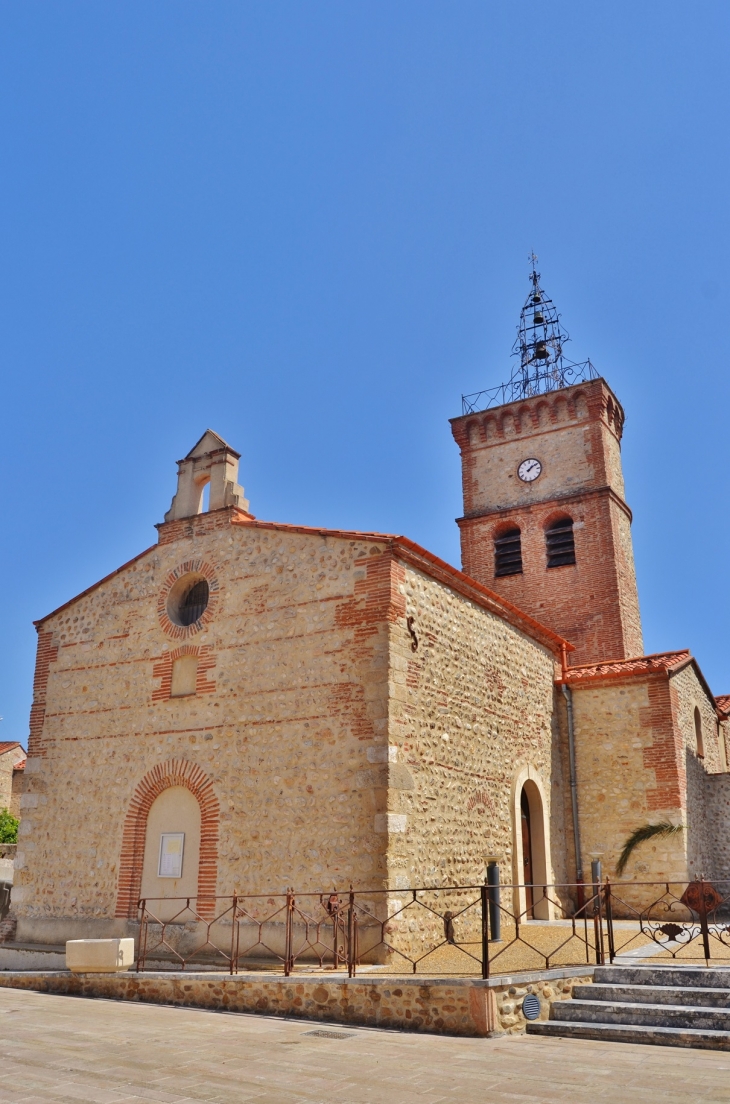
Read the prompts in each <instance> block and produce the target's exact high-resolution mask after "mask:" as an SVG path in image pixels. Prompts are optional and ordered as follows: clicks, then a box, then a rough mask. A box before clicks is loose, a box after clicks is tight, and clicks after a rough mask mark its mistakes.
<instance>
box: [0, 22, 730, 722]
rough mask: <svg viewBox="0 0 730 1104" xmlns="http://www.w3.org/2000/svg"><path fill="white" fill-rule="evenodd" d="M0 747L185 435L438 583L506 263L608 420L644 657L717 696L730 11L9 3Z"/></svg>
mask: <svg viewBox="0 0 730 1104" xmlns="http://www.w3.org/2000/svg"><path fill="white" fill-rule="evenodd" d="M0 18H1V23H0V27H1V33H0V149H2V171H1V172H0V223H1V235H2V237H1V243H0V272H1V273H2V289H1V294H0V314H1V317H0V342H1V346H0V358H1V360H0V363H2V369H3V385H2V420H3V426H2V437H1V440H2V463H3V473H4V485H5V492H4V498H3V502H4V508H3V516H2V523H3V524H2V547H1V549H0V554H1V556H2V590H3V593H4V595H5V598H4V602H3V607H4V608H3V622H2V623H3V631H2V634H0V640H1V644H2V662H1V663H0V676H1V682H0V713H2V715H3V716H4V718H5V720H4V721H3V723H2V725H0V739H6V740H8V739H20V740H22V741H25V738H26V734H27V716H28V710H29V706H30V700H31V689H32V672H33V662H34V652H35V631H34V629H33V626H32V620H33V619H34V618H38V617H40V616H41V615H43V614H45V613H47V612H49V611H50V610H52V609H53V608H54V607H56V606H57V605H60V604H61V603H62V602H64V601H66V600H67V599H68V598H70V597H72V596H73V595H74V594H76V593H78V592H79V591H80V590H82V589H84V588H85V587H87V586H88V585H90V584H91V583H93V582H94V581H96V580H97V579H99V578H100V577H101V576H103V575H105V574H106V573H108V572H109V571H111V570H113V569H114V568H115V567H117V566H119V565H120V564H122V563H123V562H124V561H125V560H127V559H129V558H130V557H132V556H133V555H135V554H136V553H138V552H139V551H141V550H142V549H144V548H146V547H147V546H149V545H150V544H152V543H153V542H154V541H155V539H156V533H155V530H154V528H153V525H154V523H155V522H158V521H161V520H162V516H163V514H164V512H165V510H166V509H167V508H168V507H169V504H170V499H171V497H172V494H173V492H174V489H175V472H176V468H175V461H176V460H177V459H179V458H180V457H181V456H183V455H184V454H185V453H186V452H187V451H188V449H189V448H190V447H191V446H192V444H193V443H194V442H195V441H196V440H197V438H198V437H199V436H200V434H201V433H202V432H203V430H204V429H205V428H206V427H207V426H211V427H212V428H213V429H215V430H216V431H217V432H218V433H220V434H221V435H222V436H224V437H225V438H226V439H227V440H228V441H229V442H230V443H231V444H232V445H233V446H234V447H235V448H237V449H238V450H239V451H240V452H241V453H242V460H241V482H242V483H243V484H244V486H245V488H246V494H247V497H249V498H250V501H251V509H252V510H253V512H254V513H255V514H256V515H257V516H259V517H261V518H265V519H271V520H279V521H290V522H301V523H305V524H312V525H323V526H340V527H352V528H358V529H376V530H383V531H386V532H392V533H405V534H406V535H407V536H409V537H411V538H413V539H414V540H417V541H419V542H420V543H421V544H424V545H425V546H426V547H427V548H430V549H431V550H433V551H434V552H436V553H437V554H439V555H441V556H443V557H444V558H445V559H447V560H449V561H451V562H452V563H454V564H457V565H458V563H459V548H458V531H457V527H456V525H455V524H454V520H453V519H454V518H455V517H457V516H458V515H459V514H460V512H461V503H460V473H459V459H458V452H457V449H456V446H455V444H454V442H453V440H452V438H451V434H450V429H449V425H448V418H449V417H452V416H454V415H456V414H459V413H460V410H461V394H462V392H472V391H476V390H479V389H481V388H484V387H489V386H492V385H495V384H498V383H501V382H502V381H503V380H505V379H507V378H508V376H509V373H510V370H511V367H512V365H513V364H514V361H512V360H511V358H510V349H511V346H512V342H513V340H514V336H515V327H516V325H517V321H518V315H519V310H520V307H521V305H522V302H523V300H524V297H525V295H526V292H527V288H528V283H527V273H528V264H527V255H528V253H529V252H530V250H532V249H534V250H535V252H536V253H537V254H538V255H539V258H540V265H539V267H540V271H541V272H542V277H543V285H544V287H545V289H546V291H547V293H548V294H549V295H551V296H552V297H553V299H554V300H555V301H556V303H557V306H558V308H559V310H560V311H561V313H562V320H563V323H564V324H565V326H566V328H567V329H568V331H569V332H570V334H571V336H572V339H573V340H572V343H571V345H570V346H568V350H567V351H569V352H570V353H571V355H572V357H573V359H575V360H583V359H584V358H585V357H587V356H590V357H591V359H592V360H593V362H594V364H595V365H596V367H597V368H598V370H599V371H600V372H601V374H602V375H604V376H605V377H606V379H607V380H608V381H609V383H610V384H611V386H612V387H613V388H614V390H615V391H616V393H617V394H618V396H619V398H620V399H621V401H622V403H623V405H624V407H625V409H626V414H627V420H626V430H625V436H624V453H623V455H624V468H625V474H626V487H627V497H628V501H629V504H630V505H631V507H632V508H633V510H634V517H635V521H634V542H635V549H636V559H637V568H638V577H639V595H640V600H641V606H642V613H643V619H644V630H645V645H646V650H647V651H659V650H664V649H669V648H678V647H686V646H690V647H691V648H692V650H693V652H694V653H695V655H696V656H697V657H698V659H699V662H700V664H701V666H702V668H703V670H704V672H705V674H706V676H707V677H708V679H709V680H710V683H711V685H712V687H713V689H714V691H715V693H720V692H724V691H730V670H729V669H728V659H729V653H730V645H729V644H728V631H727V621H728V611H729V605H730V602H729V597H728V587H727V566H726V565H727V560H728V537H729V526H730V521H729V519H730V511H729V510H728V490H729V483H730V473H729V469H728V451H729V450H728V443H727V437H728V431H727V410H728V390H729V384H728V369H727V364H728V347H727V346H726V345H725V341H726V340H730V334H729V333H728V275H727V268H728V253H729V250H728V224H729V213H730V199H729V195H728V178H729V176H730V157H729V150H728V127H729V125H730V124H729V123H728V104H729V103H730V95H729V94H728V93H729V91H730V89H729V88H728V85H729V83H730V76H729V74H730V67H728V63H727V58H728V51H729V47H730V42H729V32H730V5H728V4H727V3H719V2H718V3H714V2H711V0H709V2H704V3H699V4H691V5H690V4H686V3H683V4H680V3H677V2H676V0H664V2H662V3H659V2H658V0H655V2H648V3H647V2H643V3H642V2H638V3H637V0H631V2H625V0H623V2H615V0H614V2H613V3H611V4H586V3H585V2H583V0H580V2H578V0H576V2H572V3H566V2H560V0H553V2H552V3H550V4H545V3H544V2H541V3H532V2H530V0H523V2H521V3H519V4H517V3H498V2H497V0H459V2H458V3H454V2H453V0H444V2H439V3H434V2H429V0H413V2H407V0H382V2H381V0H362V2H354V0H353V2H345V0H339V2H322V0H307V2H302V0H297V2H291V3H286V2H277V0H257V2H256V3H247V2H245V0H236V2H235V3H228V2H225V0H214V2H207V3H206V2H203V0H197V2H195V3H191V2H189V0H169V2H167V0H142V2H137V0H118V2H114V0H105V2H104V3H99V0H89V2H84V3H79V2H74V0H61V2H58V0H41V2H34V0H23V3H20V4H18V3H13V2H11V0H2V3H0Z"/></svg>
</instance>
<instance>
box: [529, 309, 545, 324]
mask: <svg viewBox="0 0 730 1104" xmlns="http://www.w3.org/2000/svg"><path fill="white" fill-rule="evenodd" d="M532 321H533V322H534V323H535V325H536V326H542V324H543V322H544V321H545V319H544V318H543V316H542V312H541V311H539V310H538V311H535V313H534V315H533V317H532Z"/></svg>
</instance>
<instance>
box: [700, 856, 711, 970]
mask: <svg viewBox="0 0 730 1104" xmlns="http://www.w3.org/2000/svg"><path fill="white" fill-rule="evenodd" d="M700 930H701V932H702V946H703V949H704V952H705V963H706V964H707V963H708V962H709V961H710V931H709V928H708V927H707V898H706V897H705V876H704V874H701V875H700Z"/></svg>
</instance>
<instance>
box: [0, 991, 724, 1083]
mask: <svg viewBox="0 0 730 1104" xmlns="http://www.w3.org/2000/svg"><path fill="white" fill-rule="evenodd" d="M313 1030H322V1026H321V1025H318V1024H313V1023H309V1022H307V1021H300V1020H279V1019H273V1018H268V1017H264V1016H249V1015H235V1014H228V1013H216V1012H205V1011H198V1010H193V1009H190V1010H188V1009H179V1008H166V1007H158V1006H154V1005H144V1004H131V1003H121V1002H116V1001H104V1000H87V999H83V998H78V997H61V996H50V995H46V994H42V993H33V992H23V991H19V990H12V989H1V990H0V1101H3V1102H4V1101H12V1102H14V1104H15V1102H21V1101H22V1102H23V1104H30V1102H31V1101H48V1102H53V1101H74V1102H78V1101H87V1100H88V1101H98V1102H99V1104H122V1102H133V1101H144V1102H147V1104H149V1102H151V1101H165V1102H169V1104H178V1102H183V1101H185V1102H187V1101H226V1102H227V1101H251V1102H255V1104H299V1102H301V1104H310V1102H312V1104H315V1102H316V1104H325V1102H326V1104H331V1102H333V1101H336V1102H337V1104H382V1102H383V1101H387V1104H437V1102H440V1101H447V1100H448V1101H454V1100H458V1101H459V1102H460V1104H471V1102H475V1104H476V1102H477V1101H479V1104H483V1102H484V1101H489V1104H501V1102H505V1104H507V1102H509V1104H519V1102H522V1101H524V1102H525V1104H527V1102H529V1104H552V1102H553V1101H554V1102H556V1104H558V1102H560V1104H572V1102H573V1101H575V1102H576V1104H577V1102H578V1101H580V1102H581V1104H585V1101H586V1100H589V1099H591V1100H602V1101H621V1102H624V1101H628V1100H635V1101H637V1102H643V1101H650V1100H661V1101H662V1104H680V1102H681V1104H690V1102H691V1104H697V1102H698V1101H702V1102H703V1104H707V1102H710V1101H723V1102H725V1104H728V1102H730V1054H728V1053H724V1054H723V1053H716V1052H712V1051H701V1050H679V1049H674V1048H669V1047H649V1046H630V1045H624V1044H621V1043H592V1042H586V1041H570V1042H569V1041H567V1040H562V1039H538V1038H528V1037H525V1036H522V1037H516V1038H509V1039H507V1038H504V1039H454V1038H447V1037H443V1036H434V1035H409V1034H401V1033H398V1032H393V1031H377V1030H370V1029H367V1028H355V1029H353V1030H352V1032H351V1033H350V1029H347V1028H343V1027H342V1026H337V1027H333V1029H332V1030H333V1031H336V1032H337V1034H338V1035H339V1036H342V1035H346V1034H347V1035H349V1037H347V1038H336V1039H332V1038H322V1037H319V1036H312V1035H308V1034H306V1033H307V1032H309V1031H313Z"/></svg>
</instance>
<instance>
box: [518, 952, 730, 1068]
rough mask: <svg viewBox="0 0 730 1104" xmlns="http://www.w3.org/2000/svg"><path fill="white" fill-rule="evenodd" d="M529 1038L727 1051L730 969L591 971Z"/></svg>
mask: <svg viewBox="0 0 730 1104" xmlns="http://www.w3.org/2000/svg"><path fill="white" fill-rule="evenodd" d="M527 1032H528V1034H529V1035H556V1036H562V1037H567V1038H572V1039H606V1040H610V1041H613V1042H620V1043H653V1044H655V1045H659V1046H682V1047H701V1048H705V1049H709V1050H730V968H728V967H725V968H722V967H719V968H717V967H716V968H710V969H705V968H704V967H694V966H674V965H672V966H617V965H613V966H596V968H595V974H594V982H593V984H592V985H576V986H575V988H574V989H573V998H572V1000H564V1001H554V1002H553V1003H552V1004H551V1006H550V1019H549V1020H535V1021H533V1022H531V1023H528V1024H527Z"/></svg>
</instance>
